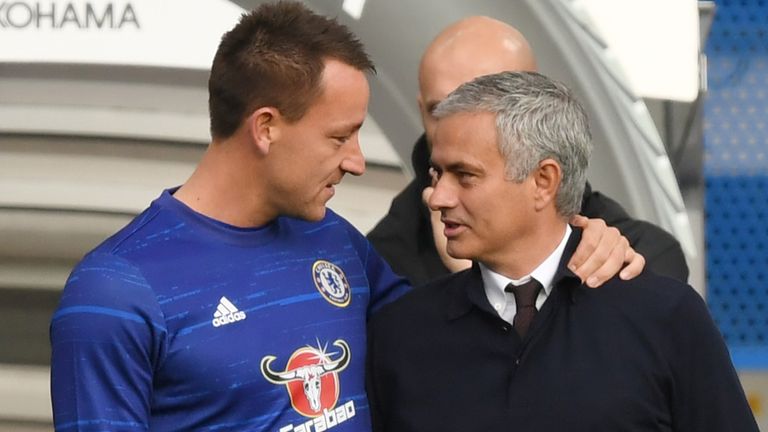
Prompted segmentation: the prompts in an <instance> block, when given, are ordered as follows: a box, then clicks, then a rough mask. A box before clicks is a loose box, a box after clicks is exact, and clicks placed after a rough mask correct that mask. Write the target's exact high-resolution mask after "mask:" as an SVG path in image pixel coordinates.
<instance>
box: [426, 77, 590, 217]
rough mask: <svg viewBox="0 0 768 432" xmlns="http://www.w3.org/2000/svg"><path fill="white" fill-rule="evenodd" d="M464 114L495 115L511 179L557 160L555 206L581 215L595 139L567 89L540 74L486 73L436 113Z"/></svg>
mask: <svg viewBox="0 0 768 432" xmlns="http://www.w3.org/2000/svg"><path fill="white" fill-rule="evenodd" d="M465 112H490V113H493V114H495V115H496V131H497V134H498V136H499V137H500V139H499V142H498V145H499V150H500V151H501V154H502V156H503V157H504V160H505V167H506V173H505V174H506V176H507V178H508V179H510V180H512V181H515V182H522V181H523V180H525V179H526V178H527V177H528V176H529V175H530V174H531V173H532V172H533V170H534V169H536V167H537V166H538V164H539V162H541V161H542V160H544V159H549V158H551V159H554V160H555V161H557V163H558V164H560V168H561V170H562V173H563V178H562V181H561V182H560V187H559V189H558V191H557V195H556V199H555V207H556V209H557V211H558V213H559V214H560V215H562V216H564V217H571V216H573V215H575V214H577V213H579V211H580V210H581V201H582V196H583V194H584V187H585V184H586V181H587V167H588V166H589V157H590V154H591V153H592V136H591V133H590V131H589V121H588V119H587V115H586V112H585V111H584V108H583V107H582V105H581V104H580V103H579V102H578V100H576V98H575V97H574V95H573V93H572V92H571V91H570V90H569V89H568V88H567V87H566V86H565V85H563V84H562V83H560V82H557V81H554V80H552V79H550V78H547V77H546V76H544V75H542V74H539V73H536V72H502V73H498V74H493V75H485V76H481V77H478V78H475V79H474V80H472V81H470V82H468V83H465V84H463V85H461V86H460V87H459V88H457V89H456V90H454V91H453V93H451V94H450V95H448V97H446V98H445V99H444V100H443V101H442V102H440V104H438V106H437V107H436V108H435V112H434V115H435V117H437V118H438V119H439V118H443V117H447V116H450V115H452V114H458V113H465Z"/></svg>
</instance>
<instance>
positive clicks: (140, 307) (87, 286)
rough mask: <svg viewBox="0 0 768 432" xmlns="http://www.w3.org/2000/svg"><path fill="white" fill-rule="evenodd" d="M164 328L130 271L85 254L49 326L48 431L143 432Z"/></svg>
mask: <svg viewBox="0 0 768 432" xmlns="http://www.w3.org/2000/svg"><path fill="white" fill-rule="evenodd" d="M166 335H167V332H166V328H165V321H164V318H163V316H162V312H161V310H160V306H159V304H158V301H157V298H156V296H155V295H154V293H153V291H152V290H151V287H150V286H149V285H148V283H147V281H146V280H145V279H144V277H143V276H142V275H141V273H140V272H139V271H138V269H136V268H135V267H134V266H132V265H130V264H129V263H128V262H126V261H125V260H123V259H120V258H118V257H116V256H113V255H110V254H98V253H94V254H91V255H88V256H87V257H86V258H84V259H83V261H81V262H80V264H78V266H77V267H76V268H75V269H74V270H73V272H72V274H71V275H70V277H69V279H68V280H67V283H66V286H65V288H64V292H63V294H62V297H61V302H60V304H59V307H58V309H57V310H56V312H55V313H54V315H53V318H52V319H51V328H50V337H51V350H52V354H51V398H52V403H53V415H54V424H55V426H56V430H64V431H70V430H72V431H86V430H87V431H95V430H110V431H134V430H148V429H149V427H150V425H149V417H150V401H151V398H152V378H153V371H154V370H156V368H157V367H158V365H159V363H160V361H161V358H162V356H163V354H164V346H165V345H164V343H165V340H166Z"/></svg>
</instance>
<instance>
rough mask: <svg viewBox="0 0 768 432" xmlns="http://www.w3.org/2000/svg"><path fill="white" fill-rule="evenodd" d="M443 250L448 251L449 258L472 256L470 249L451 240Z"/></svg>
mask: <svg viewBox="0 0 768 432" xmlns="http://www.w3.org/2000/svg"><path fill="white" fill-rule="evenodd" d="M445 251H446V252H447V253H448V255H450V256H451V258H456V259H468V260H471V259H472V258H473V257H474V255H473V254H472V253H471V251H469V250H468V249H467V248H466V247H461V245H457V244H451V242H448V245H447V246H446V248H445Z"/></svg>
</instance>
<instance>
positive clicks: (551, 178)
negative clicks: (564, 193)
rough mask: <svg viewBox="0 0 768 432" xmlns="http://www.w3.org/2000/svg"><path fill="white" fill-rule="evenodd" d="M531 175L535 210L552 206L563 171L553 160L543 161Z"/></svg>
mask: <svg viewBox="0 0 768 432" xmlns="http://www.w3.org/2000/svg"><path fill="white" fill-rule="evenodd" d="M532 175H533V180H534V182H535V184H536V194H535V206H536V210H542V209H544V208H545V207H547V206H549V205H550V204H554V202H555V198H556V197H557V191H558V189H559V188H560V182H561V181H562V180H563V170H562V169H561V168H560V164H559V163H557V161H555V160H554V159H544V160H543V161H541V162H539V166H538V167H537V168H536V169H535V170H534V171H533V174H532Z"/></svg>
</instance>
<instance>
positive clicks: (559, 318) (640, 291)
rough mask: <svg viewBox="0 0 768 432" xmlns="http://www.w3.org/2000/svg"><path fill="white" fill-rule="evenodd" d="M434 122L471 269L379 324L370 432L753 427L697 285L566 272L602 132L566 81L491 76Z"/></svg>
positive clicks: (440, 174) (719, 430)
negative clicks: (595, 282) (573, 222)
mask: <svg viewBox="0 0 768 432" xmlns="http://www.w3.org/2000/svg"><path fill="white" fill-rule="evenodd" d="M434 114H435V116H436V118H437V123H436V128H435V135H434V136H435V140H434V142H433V147H432V157H431V164H432V175H433V185H434V192H433V193H432V195H431V196H430V198H429V206H430V208H431V209H432V210H439V211H440V214H441V220H442V222H443V223H444V225H445V232H444V234H445V236H446V238H447V252H448V253H449V254H450V255H451V256H453V257H455V258H461V259H469V260H472V261H473V265H472V267H471V268H470V269H468V270H465V271H462V272H460V273H455V274H453V275H450V276H447V277H445V278H443V279H440V280H438V281H435V282H433V283H431V284H428V285H426V286H425V287H424V288H422V289H420V290H415V291H413V292H411V293H409V294H407V295H406V296H404V297H402V298H401V299H400V300H398V301H397V302H395V303H394V304H391V305H389V306H387V307H385V308H384V309H383V310H382V311H381V312H380V313H379V315H377V316H375V317H374V318H373V320H372V322H371V323H370V325H369V351H368V362H369V370H368V380H369V383H368V384H369V385H368V393H369V397H370V400H371V407H372V413H373V419H374V430H375V431H378V432H382V431H391V432H410V431H413V432H428V431H443V432H445V431H448V432H450V431H457V432H459V431H461V432H466V431H472V432H477V431H526V432H534V431H569V432H579V431H584V432H586V431H590V432H591V431H610V432H616V431H646V430H647V431H678V432H709V431H711V432H728V431H732V432H737V431H738V432H748V431H757V430H758V429H757V425H756V424H755V420H754V417H753V416H752V414H751V412H750V409H749V406H748V404H747V401H746V398H745V396H744V393H743V390H742V388H741V385H740V383H739V380H738V377H737V375H736V372H735V370H734V368H733V365H732V364H731V361H730V358H729V355H728V351H727V349H726V347H725V344H724V342H723V339H722V337H721V336H720V333H719V332H718V330H717V328H716V327H715V325H714V323H713V321H712V319H711V318H710V316H709V314H708V311H707V308H706V305H705V304H704V302H703V301H702V299H701V297H699V296H698V294H697V293H696V292H695V291H694V290H693V289H692V288H691V287H689V286H687V285H685V284H684V283H682V282H679V281H677V280H674V279H671V278H666V277H662V276H657V275H655V274H653V273H651V272H644V273H642V274H641V275H640V276H638V277H637V278H635V279H633V280H630V281H623V280H620V279H619V278H615V277H614V278H612V279H610V280H609V281H608V282H606V283H605V285H604V286H603V287H602V288H599V289H588V288H587V287H586V286H585V285H583V284H582V283H581V281H580V280H579V278H578V277H577V276H576V275H575V274H574V273H573V272H572V271H571V270H569V269H568V268H567V267H566V265H565V264H566V263H567V262H568V260H569V258H570V256H571V255H572V254H573V251H574V248H575V245H576V243H578V241H579V239H580V235H581V232H580V230H579V229H578V228H574V227H571V226H569V225H568V222H567V221H568V220H569V218H570V217H571V216H572V215H573V214H575V213H576V212H577V211H578V210H579V208H580V205H581V196H582V193H583V190H584V187H585V183H586V168H587V165H588V160H589V156H590V152H591V143H590V140H591V138H590V133H589V128H588V124H587V118H586V115H585V113H584V110H583V109H582V107H581V105H580V104H579V103H578V102H577V101H576V100H575V99H574V98H573V96H572V94H571V92H570V91H569V90H568V89H567V88H566V87H565V86H563V85H562V84H559V83H557V82H555V81H552V80H550V79H548V78H546V77H544V76H543V75H540V74H538V73H534V72H503V73H500V74H494V75H487V76H483V77H480V78H477V79H475V80H473V81H471V82H470V83H467V84H464V85H462V86H461V87H459V88H458V89H457V90H456V91H454V92H453V93H451V94H450V95H449V96H448V97H447V98H446V99H445V100H444V101H443V102H441V103H440V104H439V105H438V106H437V107H436V109H435V110H434Z"/></svg>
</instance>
